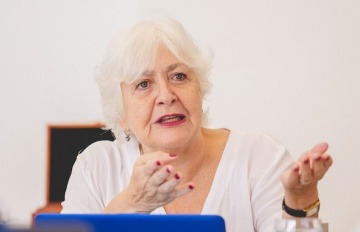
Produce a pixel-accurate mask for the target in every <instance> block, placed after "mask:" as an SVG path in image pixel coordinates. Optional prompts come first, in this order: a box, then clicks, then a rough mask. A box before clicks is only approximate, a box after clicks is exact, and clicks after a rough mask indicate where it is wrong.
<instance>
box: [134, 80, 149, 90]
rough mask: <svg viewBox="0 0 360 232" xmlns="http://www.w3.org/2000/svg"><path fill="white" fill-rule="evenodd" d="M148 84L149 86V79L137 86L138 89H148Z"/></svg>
mask: <svg viewBox="0 0 360 232" xmlns="http://www.w3.org/2000/svg"><path fill="white" fill-rule="evenodd" d="M148 86H149V81H142V82H140V83H139V84H138V85H137V86H136V88H137V89H146V88H147V87H148Z"/></svg>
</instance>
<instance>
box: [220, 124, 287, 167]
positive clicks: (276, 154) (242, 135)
mask: <svg viewBox="0 0 360 232" xmlns="http://www.w3.org/2000/svg"><path fill="white" fill-rule="evenodd" d="M227 146H228V151H230V152H232V153H235V154H236V155H235V157H237V159H240V160H241V162H245V163H248V164H253V165H256V166H257V165H259V166H261V165H265V166H266V165H269V164H270V163H274V162H280V163H282V162H285V163H287V164H289V163H292V162H293V159H292V157H291V156H290V154H289V152H288V150H287V149H286V147H285V146H284V145H283V144H282V143H280V142H279V141H278V140H276V139H275V138H273V137H272V136H271V135H269V134H267V133H264V132H258V131H247V132H239V131H232V132H231V133H230V136H229V140H228V144H227Z"/></svg>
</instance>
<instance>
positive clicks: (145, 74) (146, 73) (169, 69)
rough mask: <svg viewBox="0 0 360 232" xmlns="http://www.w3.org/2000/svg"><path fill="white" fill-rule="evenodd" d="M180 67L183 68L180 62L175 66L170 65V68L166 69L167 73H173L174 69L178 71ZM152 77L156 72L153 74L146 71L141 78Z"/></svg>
mask: <svg viewBox="0 0 360 232" xmlns="http://www.w3.org/2000/svg"><path fill="white" fill-rule="evenodd" d="M179 66H183V64H182V63H180V62H177V63H175V64H171V65H169V66H168V67H167V68H166V71H167V72H170V71H173V70H174V69H176V68H177V67H179ZM152 75H154V72H153V71H149V70H146V71H144V72H143V73H142V75H141V76H143V77H151V76H152Z"/></svg>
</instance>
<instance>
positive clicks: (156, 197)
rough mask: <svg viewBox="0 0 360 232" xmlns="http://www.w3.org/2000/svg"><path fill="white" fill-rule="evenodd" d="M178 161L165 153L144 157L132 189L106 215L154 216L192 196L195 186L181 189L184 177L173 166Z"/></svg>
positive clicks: (123, 193)
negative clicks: (154, 212) (174, 203)
mask: <svg viewBox="0 0 360 232" xmlns="http://www.w3.org/2000/svg"><path fill="white" fill-rule="evenodd" d="M176 158H177V155H174V154H169V153H164V152H161V151H158V152H153V153H148V154H144V155H141V156H140V157H139V158H138V159H137V161H136V163H135V166H134V169H133V173H132V176H131V180H130V183H129V185H128V187H127V188H126V189H124V191H122V192H121V193H119V194H118V195H117V196H116V197H115V198H114V199H113V200H112V201H111V202H110V203H109V204H108V205H107V206H106V208H105V209H104V213H151V212H152V211H153V210H155V209H157V208H159V207H161V206H164V205H166V204H168V203H170V202H172V201H173V200H175V199H176V198H178V197H180V196H183V195H185V194H187V193H189V192H190V191H191V190H192V189H193V188H194V184H193V183H191V182H188V183H186V184H183V185H179V183H180V181H181V174H180V173H179V172H177V171H176V170H174V167H173V166H172V165H171V161H173V160H175V159H176Z"/></svg>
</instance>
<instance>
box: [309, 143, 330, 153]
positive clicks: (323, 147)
mask: <svg viewBox="0 0 360 232" xmlns="http://www.w3.org/2000/svg"><path fill="white" fill-rule="evenodd" d="M328 148H329V145H328V144H327V143H325V142H323V143H319V144H317V145H315V146H314V147H313V148H312V149H311V152H312V153H320V154H323V153H325V152H326V151H327V149H328Z"/></svg>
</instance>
